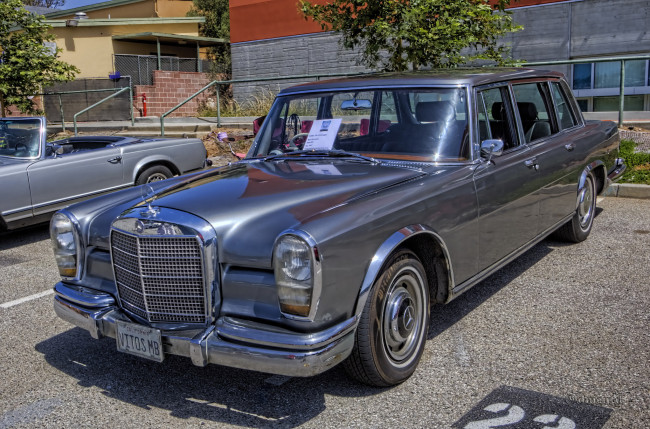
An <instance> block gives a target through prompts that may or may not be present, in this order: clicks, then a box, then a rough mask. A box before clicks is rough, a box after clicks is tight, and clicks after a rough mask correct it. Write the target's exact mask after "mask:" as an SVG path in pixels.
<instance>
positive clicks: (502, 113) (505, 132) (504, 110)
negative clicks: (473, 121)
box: [477, 87, 518, 150]
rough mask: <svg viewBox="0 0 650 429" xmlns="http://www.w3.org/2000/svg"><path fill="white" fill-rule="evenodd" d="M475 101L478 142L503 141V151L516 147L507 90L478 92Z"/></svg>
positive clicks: (494, 89)
mask: <svg viewBox="0 0 650 429" xmlns="http://www.w3.org/2000/svg"><path fill="white" fill-rule="evenodd" d="M477 99H478V125H479V127H478V128H479V133H478V134H479V140H480V141H484V140H488V139H499V140H501V141H503V148H504V150H508V149H512V148H514V147H516V146H518V139H517V138H516V133H515V130H514V128H513V126H512V124H513V120H512V113H511V109H510V107H509V106H510V98H509V97H508V90H507V88H506V87H497V88H490V89H486V90H483V91H480V92H479V93H478V97H477Z"/></svg>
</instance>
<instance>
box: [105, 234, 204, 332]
mask: <svg viewBox="0 0 650 429" xmlns="http://www.w3.org/2000/svg"><path fill="white" fill-rule="evenodd" d="M111 254H112V258H113V270H114V273H115V281H116V283H117V290H118V295H119V302H120V305H121V306H122V308H123V309H124V310H126V311H128V312H130V313H132V314H134V315H137V316H139V317H141V318H143V319H145V320H148V321H150V322H159V323H206V321H207V319H208V312H207V310H206V302H207V299H206V289H205V281H204V278H203V273H204V270H203V253H202V251H201V243H200V241H199V239H198V238H197V237H193V236H139V235H133V234H127V233H124V232H122V231H119V230H115V229H114V230H113V231H112V233H111Z"/></svg>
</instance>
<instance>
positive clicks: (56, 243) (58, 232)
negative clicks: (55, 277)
mask: <svg viewBox="0 0 650 429" xmlns="http://www.w3.org/2000/svg"><path fill="white" fill-rule="evenodd" d="M50 237H51V239H52V249H53V250H54V258H55V259H56V264H57V266H58V267H59V274H60V275H61V276H62V277H65V278H75V277H76V276H77V270H78V268H77V267H78V262H79V260H78V250H79V243H78V237H77V234H76V230H75V227H74V224H73V223H72V220H71V219H70V218H69V217H68V216H66V215H64V214H63V213H56V214H55V215H54V216H52V220H51V221H50Z"/></svg>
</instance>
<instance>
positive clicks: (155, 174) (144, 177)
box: [135, 165, 173, 185]
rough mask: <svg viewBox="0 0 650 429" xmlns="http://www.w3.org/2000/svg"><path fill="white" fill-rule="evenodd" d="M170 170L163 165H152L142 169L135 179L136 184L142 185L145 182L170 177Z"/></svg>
mask: <svg viewBox="0 0 650 429" xmlns="http://www.w3.org/2000/svg"><path fill="white" fill-rule="evenodd" d="M172 176H173V174H172V172H171V170H170V169H169V168H167V167H165V166H164V165H154V166H153V167H149V168H147V169H146V170H144V171H143V172H142V173H140V174H139V175H138V178H137V179H136V181H135V184H136V185H144V184H145V183H151V182H157V181H159V180H165V179H169V178H170V177H172Z"/></svg>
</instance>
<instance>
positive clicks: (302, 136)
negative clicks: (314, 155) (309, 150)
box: [289, 133, 309, 150]
mask: <svg viewBox="0 0 650 429" xmlns="http://www.w3.org/2000/svg"><path fill="white" fill-rule="evenodd" d="M308 135H309V133H298V134H296V135H295V136H293V137H291V140H290V141H289V147H290V148H291V149H294V150H295V149H301V148H302V146H303V145H304V144H305V142H306V141H307V136H308Z"/></svg>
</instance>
